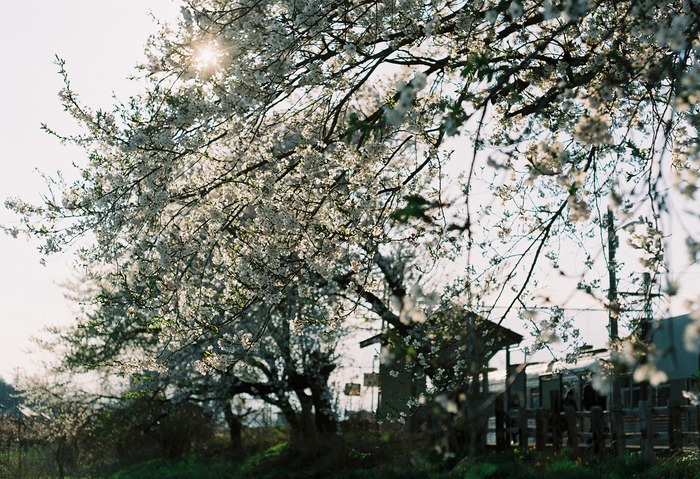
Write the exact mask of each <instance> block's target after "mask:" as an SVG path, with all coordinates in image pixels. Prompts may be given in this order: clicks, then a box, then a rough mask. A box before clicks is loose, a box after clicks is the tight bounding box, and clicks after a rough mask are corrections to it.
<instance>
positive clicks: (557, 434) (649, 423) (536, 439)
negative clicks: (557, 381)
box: [488, 401, 700, 458]
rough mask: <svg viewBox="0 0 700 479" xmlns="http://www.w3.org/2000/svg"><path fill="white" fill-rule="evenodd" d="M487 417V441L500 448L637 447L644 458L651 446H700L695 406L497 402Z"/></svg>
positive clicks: (699, 419) (591, 449)
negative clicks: (511, 405)
mask: <svg viewBox="0 0 700 479" xmlns="http://www.w3.org/2000/svg"><path fill="white" fill-rule="evenodd" d="M496 405H497V407H496V411H495V415H494V416H492V417H491V418H490V421H489V431H488V441H489V443H491V444H492V445H495V446H496V448H497V449H499V450H505V449H506V448H508V447H513V446H517V447H523V448H525V447H532V446H534V447H535V448H536V449H538V450H544V449H552V448H553V449H554V450H559V449H561V448H562V447H564V446H566V447H568V448H570V449H574V450H576V451H578V452H592V453H594V454H595V453H599V452H602V451H605V450H608V449H613V450H617V451H618V452H619V451H624V450H626V449H636V450H639V451H640V453H641V455H642V456H644V457H647V458H650V457H653V456H654V450H655V449H669V450H671V451H674V452H675V451H679V452H680V451H683V450H684V449H687V448H693V449H700V406H681V405H680V404H678V403H672V404H671V405H670V406H669V407H662V408H651V407H649V406H648V404H647V403H645V402H644V401H641V402H640V405H639V408H637V409H624V410H623V409H619V410H616V411H603V410H602V409H601V408H600V407H593V408H592V409H591V410H590V411H575V410H574V408H564V410H559V411H558V410H547V409H542V408H540V409H524V408H518V409H512V410H510V411H505V412H504V411H503V410H502V408H499V407H498V405H499V401H497V402H496Z"/></svg>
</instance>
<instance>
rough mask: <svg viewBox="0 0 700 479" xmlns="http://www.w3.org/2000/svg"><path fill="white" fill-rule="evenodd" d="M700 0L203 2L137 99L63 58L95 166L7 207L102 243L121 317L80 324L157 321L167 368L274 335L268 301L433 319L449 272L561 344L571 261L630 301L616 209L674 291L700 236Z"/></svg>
mask: <svg viewBox="0 0 700 479" xmlns="http://www.w3.org/2000/svg"><path fill="white" fill-rule="evenodd" d="M699 14H700V3H698V2H696V1H694V0H687V1H677V2H671V3H669V2H661V1H658V0H646V1H631V0H630V1H615V2H612V1H608V0H599V1H592V0H564V1H550V0H542V1H539V0H538V1H529V0H528V1H519V0H512V1H511V0H502V1H467V0H460V1H452V0H442V1H437V2H436V1H419V0H386V1H384V0H382V1H379V0H373V1H371V2H370V1H353V2H348V1H332V0H308V1H302V0H289V1H279V0H254V1H253V0H241V1H235V2H228V1H218V0H197V1H194V0H192V1H189V2H186V3H185V4H184V5H183V7H182V15H181V18H180V20H179V22H178V23H177V24H175V25H172V26H169V27H166V28H164V30H163V32H162V34H161V35H158V36H155V37H153V38H152V39H151V40H150V43H149V45H148V47H147V53H148V62H147V63H146V64H144V65H142V66H141V67H140V73H141V76H142V78H143V79H144V80H145V81H146V82H147V85H146V86H145V87H144V90H143V93H142V94H140V95H138V96H135V97H133V98H130V99H128V100H127V101H125V102H124V103H121V104H117V105H115V107H114V110H113V111H92V110H90V109H89V108H88V107H86V106H84V105H82V104H81V103H80V101H79V98H78V96H77V94H76V92H74V91H73V90H72V89H71V86H70V82H69V80H68V74H67V73H66V71H65V69H64V68H63V63H62V62H60V65H61V71H62V74H63V75H64V76H65V79H66V81H65V88H64V90H63V91H62V92H61V100H62V101H63V103H64V105H65V108H66V109H67V110H68V112H69V113H70V114H72V115H73V117H74V118H75V119H76V120H78V121H79V122H80V123H81V124H82V125H83V126H84V129H83V131H84V133H83V134H82V135H81V136H76V137H70V138H65V140H66V141H71V142H76V143H78V144H80V145H82V146H84V148H85V151H86V152H87V159H86V161H85V162H84V163H81V162H78V168H79V169H80V172H81V175H80V179H79V180H77V181H76V182H74V183H72V184H63V183H62V182H61V181H60V179H55V180H54V181H53V182H52V183H51V187H52V188H51V192H50V194H48V195H47V198H46V202H45V204H43V205H29V204H26V203H23V202H22V201H20V200H13V201H10V202H9V206H10V207H11V208H14V209H15V210H16V211H17V212H19V213H20V214H22V215H23V216H24V218H25V224H26V225H27V228H28V230H29V232H30V233H32V234H36V235H38V236H41V237H43V238H45V239H46V241H45V243H44V247H43V250H44V252H46V253H51V252H55V251H59V250H61V249H63V248H64V247H66V246H68V245H70V244H71V243H72V242H74V241H75V239H76V238H78V237H85V235H87V234H88V233H89V234H90V236H89V238H90V241H89V244H88V246H86V247H84V248H83V249H82V250H81V260H80V261H81V262H82V263H83V265H84V266H86V267H87V268H88V269H89V271H90V272H91V274H92V275H94V276H95V278H96V279H97V280H99V281H101V282H102V284H103V285H104V288H103V289H102V292H101V293H100V294H98V295H96V300H97V301H96V304H95V305H94V306H95V307H96V308H97V309H98V310H100V309H101V310H102V311H108V310H109V311H108V312H109V314H108V316H109V320H107V319H104V318H105V317H104V316H103V317H102V319H99V318H97V319H96V317H95V316H92V317H89V318H90V319H85V318H84V319H83V320H82V321H83V322H82V326H86V324H87V326H89V327H90V328H96V330H101V331H107V332H108V333H109V334H107V336H100V335H95V336H91V338H92V339H88V340H86V343H85V344H89V345H90V347H93V348H98V347H100V348H103V349H105V348H106V349H109V348H115V347H116V348H118V349H119V352H120V354H128V353H129V350H128V348H126V347H125V348H122V346H123V345H124V343H122V342H120V338H121V337H123V336H120V335H123V334H124V333H123V332H124V331H129V330H136V331H138V332H139V334H141V335H142V336H143V337H147V338H148V340H147V341H145V342H143V343H141V344H146V342H147V343H148V347H147V348H143V349H144V350H145V351H146V352H149V353H151V360H153V361H155V362H158V363H159V365H160V366H159V367H165V368H168V367H175V365H174V363H172V362H171V363H169V362H168V358H169V357H173V356H174V355H176V354H177V352H179V351H182V350H184V349H185V348H187V347H188V346H190V345H193V344H210V343H211V342H212V341H213V342H215V343H216V344H217V345H218V351H217V353H218V354H220V355H221V357H223V358H224V363H230V362H231V361H235V359H236V358H238V357H239V354H240V353H241V352H243V351H245V350H246V349H247V348H248V347H249V341H250V339H251V337H253V338H257V337H258V335H259V334H263V332H264V326H265V321H263V322H261V323H255V324H259V325H260V327H259V328H258V330H257V331H256V332H253V333H251V331H250V324H251V323H250V322H248V321H247V320H246V318H250V317H251V316H250V315H249V314H248V312H249V311H250V310H251V308H260V307H261V306H260V305H265V306H266V307H268V308H274V307H275V306H276V305H278V304H281V303H283V302H284V300H285V298H286V297H288V295H290V294H292V292H293V294H295V295H298V296H299V297H301V298H304V297H305V298H316V297H319V295H320V296H321V297H323V298H324V299H323V301H328V302H329V304H330V303H333V305H334V306H333V307H332V308H330V309H329V314H328V315H326V316H325V319H324V320H326V321H329V322H332V321H334V320H337V319H340V318H342V317H343V316H344V315H345V314H348V312H349V311H353V310H355V308H357V307H358V305H360V306H364V307H368V308H369V309H370V310H372V311H373V312H375V313H377V314H379V316H380V317H382V318H383V319H385V320H386V321H388V322H389V323H390V324H392V325H394V326H395V327H396V328H398V329H399V330H401V329H402V328H403V330H406V328H407V327H408V325H411V324H417V323H422V322H424V321H425V319H426V312H429V311H427V310H424V309H423V308H424V306H425V305H424V304H421V301H422V300H425V299H426V298H427V296H423V295H422V294H420V291H418V289H414V290H412V289H411V286H412V285H413V284H425V283H426V281H427V278H430V277H434V276H436V274H435V273H436V271H438V272H439V271H440V270H439V268H436V267H435V265H436V264H440V265H443V264H447V263H450V264H452V265H453V266H452V268H459V273H458V274H456V275H455V281H453V282H452V283H451V284H450V287H449V288H447V289H445V291H446V293H445V295H446V296H447V297H449V299H450V301H451V300H452V299H453V298H455V297H456V298H459V299H460V300H461V301H463V302H464V303H466V305H467V306H468V307H469V308H471V309H473V310H475V311H477V312H479V313H480V314H482V315H483V316H485V317H489V318H492V319H494V320H496V321H497V322H498V321H501V320H502V319H503V318H505V317H506V316H507V315H509V314H512V313H514V312H515V311H521V312H522V311H524V313H523V319H524V320H526V321H532V322H533V324H534V328H535V329H536V330H537V331H539V332H540V333H542V334H543V335H544V336H548V335H550V333H552V331H554V330H557V329H558V328H561V327H562V325H565V324H567V321H566V320H565V318H563V315H562V310H561V309H560V308H558V307H559V306H564V304H558V303H557V301H559V300H556V299H554V298H551V297H544V298H543V297H542V295H541V294H539V293H538V288H540V287H542V286H547V285H551V284H552V283H554V282H557V281H559V279H558V278H569V279H570V278H573V280H571V285H572V286H571V287H572V291H575V290H577V289H580V290H583V291H585V292H588V293H589V294H591V295H592V296H593V297H595V298H597V299H598V300H599V301H600V304H601V306H603V307H606V308H609V309H611V310H613V311H617V310H618V309H620V305H619V304H617V303H616V300H615V299H614V298H610V297H607V298H606V296H605V295H604V294H602V293H601V290H602V289H604V288H605V287H606V286H607V285H606V284H605V282H604V280H605V278H606V277H607V273H608V271H610V270H616V271H619V270H621V269H622V265H621V264H618V263H615V262H606V260H605V257H604V256H601V254H600V253H599V251H600V248H601V245H600V243H601V241H600V240H601V237H603V236H605V235H604V233H603V232H602V231H603V229H604V228H606V227H608V226H609V225H610V219H609V218H611V217H610V216H607V215H606V211H607V209H608V208H610V209H613V210H614V211H615V215H616V216H617V221H619V222H621V223H623V224H625V225H626V227H627V229H628V230H630V231H632V230H633V231H632V233H631V234H630V235H629V237H630V245H631V246H632V248H633V249H634V250H635V251H636V252H637V253H636V255H637V256H638V257H639V259H641V260H642V262H641V264H640V265H639V266H635V267H633V268H631V269H630V268H629V267H628V271H630V270H631V271H633V272H635V273H638V272H650V273H651V274H652V276H654V278H655V279H657V281H656V282H655V283H652V284H655V286H654V288H656V289H659V288H660V287H661V281H660V275H661V274H662V273H664V272H666V271H667V270H669V269H670V268H671V264H670V263H669V262H668V261H667V257H666V255H665V251H666V247H667V244H668V229H667V228H668V227H669V225H670V223H671V222H678V220H679V218H682V220H681V221H682V224H683V225H684V226H685V227H686V230H684V231H683V235H684V236H685V238H686V239H685V242H686V244H687V245H688V246H689V247H690V251H691V257H692V259H693V260H694V259H695V257H696V256H697V254H698V251H700V248H698V246H697V244H698V241H700V239H699V238H698V236H697V233H698V232H697V228H696V227H695V226H694V224H695V223H694V222H693V221H691V219H692V220H696V219H697V218H696V217H697V214H696V213H693V212H692V208H690V206H689V205H691V204H693V202H694V201H695V196H696V189H697V181H698V152H699V151H700V150H698V147H697V145H698V141H697V126H698V121H699V116H698V111H699V110H698V107H697V98H698V91H699V90H698V88H700V87H699V86H698V85H700V83H699V82H698V81H697V78H698V74H699V72H700V66H699V64H698V61H697V52H698V42H699V37H698V34H699V32H700V22H699V21H698V15H699ZM55 134H57V135H59V136H60V132H55ZM596 248H597V249H596ZM562 250H563V251H564V253H565V254H562ZM596 251H598V253H596ZM407 252H408V253H407ZM403 254H406V255H407V256H406V257H407V258H410V260H409V263H406V264H404V263H403V262H402V261H401V260H397V261H395V262H394V263H392V261H390V258H392V257H394V258H399V257H401V255H403ZM442 262H444V263H442ZM454 265H456V266H454ZM601 265H602V270H603V271H604V273H601ZM441 267H444V266H441ZM408 270H410V272H409V273H408V275H409V277H405V276H404V272H405V271H408ZM437 276H439V275H437ZM657 276H658V278H657ZM404 279H409V280H410V281H409V283H408V284H407V283H406V282H405V281H404ZM437 281H438V283H435V284H439V279H438V280H437ZM442 286H444V284H442ZM671 286H672V287H671V288H669V291H672V292H675V289H674V288H675V285H671ZM639 287H640V288H641V287H642V285H639ZM382 289H386V290H388V291H389V292H390V293H391V295H393V296H394V297H395V298H398V305H394V306H392V305H390V304H388V302H387V301H383V300H382V296H381V293H382ZM545 289H546V288H545ZM643 294H644V297H645V298H646V299H647V300H648V299H650V298H651V297H652V296H653V292H652V291H651V288H649V287H646V289H645V290H644V291H643ZM428 302H429V301H428ZM424 303H425V302H424ZM115 305H116V306H115ZM542 305H545V306H550V307H551V306H553V307H554V309H553V313H552V315H551V317H548V318H547V319H545V320H544V321H542V322H538V321H535V319H534V315H532V314H531V313H530V311H531V310H532V308H535V307H537V306H542ZM109 308H111V309H109ZM615 314H617V313H615ZM305 315H306V313H304V312H303V311H298V314H297V316H298V317H296V318H290V319H295V320H302V321H303V320H304V319H305ZM251 335H252V336H251ZM105 337H107V338H109V339H101V338H105ZM114 340H116V341H114ZM131 346H133V343H132V344H130V345H129V347H131ZM120 348H121V349H120ZM202 354H204V351H202ZM200 359H201V360H203V359H204V357H202V358H200ZM208 361H210V362H211V359H209V360H208Z"/></svg>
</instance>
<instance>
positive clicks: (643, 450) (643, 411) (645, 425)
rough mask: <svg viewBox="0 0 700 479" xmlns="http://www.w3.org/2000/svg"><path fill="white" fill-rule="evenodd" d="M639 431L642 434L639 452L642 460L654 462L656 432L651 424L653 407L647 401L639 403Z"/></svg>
mask: <svg viewBox="0 0 700 479" xmlns="http://www.w3.org/2000/svg"><path fill="white" fill-rule="evenodd" d="M639 431H640V433H641V439H640V442H639V452H640V454H641V457H642V460H644V461H649V462H651V461H654V459H655V456H654V430H653V428H652V424H651V407H649V403H647V402H646V401H639Z"/></svg>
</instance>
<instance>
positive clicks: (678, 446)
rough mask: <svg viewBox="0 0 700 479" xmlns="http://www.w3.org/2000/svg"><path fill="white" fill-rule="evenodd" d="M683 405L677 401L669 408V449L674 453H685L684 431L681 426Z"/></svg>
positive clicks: (672, 402) (673, 401)
mask: <svg viewBox="0 0 700 479" xmlns="http://www.w3.org/2000/svg"><path fill="white" fill-rule="evenodd" d="M681 414H682V411H681V405H680V403H679V402H678V400H677V399H674V400H672V401H671V403H670V404H669V406H668V448H669V449H670V450H671V451H673V452H676V451H683V430H682V426H681V419H682V418H681Z"/></svg>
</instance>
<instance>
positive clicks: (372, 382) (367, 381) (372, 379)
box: [363, 373, 379, 388]
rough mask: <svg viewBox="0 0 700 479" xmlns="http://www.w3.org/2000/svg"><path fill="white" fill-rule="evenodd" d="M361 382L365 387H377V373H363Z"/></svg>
mask: <svg viewBox="0 0 700 479" xmlns="http://www.w3.org/2000/svg"><path fill="white" fill-rule="evenodd" d="M363 383H364V385H365V387H366V388H376V387H379V374H377V373H365V374H364V380H363Z"/></svg>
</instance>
